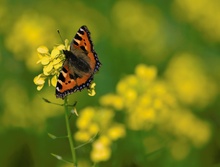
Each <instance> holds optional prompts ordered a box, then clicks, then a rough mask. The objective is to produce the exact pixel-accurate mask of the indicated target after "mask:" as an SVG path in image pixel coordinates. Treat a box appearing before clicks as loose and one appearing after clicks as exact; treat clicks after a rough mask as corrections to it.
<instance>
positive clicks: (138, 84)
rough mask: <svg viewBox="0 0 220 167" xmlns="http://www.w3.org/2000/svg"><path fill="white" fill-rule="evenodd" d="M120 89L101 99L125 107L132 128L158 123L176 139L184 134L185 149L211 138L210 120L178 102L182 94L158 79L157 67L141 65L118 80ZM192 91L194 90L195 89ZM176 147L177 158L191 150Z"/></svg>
mask: <svg viewBox="0 0 220 167" xmlns="http://www.w3.org/2000/svg"><path fill="white" fill-rule="evenodd" d="M173 72H174V73H175V70H173ZM179 77H181V76H179ZM195 77H196V76H195ZM195 87H196V86H195ZM116 91H117V93H116V94H107V95H105V96H103V97H102V98H101V100H100V103H101V105H102V106H104V107H112V108H113V109H114V110H119V111H125V112H126V120H127V122H126V124H127V127H128V128H130V129H132V130H144V131H148V130H151V129H153V128H156V127H157V130H159V131H160V133H162V134H164V135H169V136H174V138H173V142H178V141H182V139H183V138H184V140H185V142H184V143H185V148H181V149H185V150H187V148H188V147H189V146H190V144H193V145H194V146H196V147H200V146H202V145H204V144H205V143H207V142H208V140H209V139H210V136H211V131H210V127H209V124H207V123H206V122H205V121H202V120H200V119H199V118H197V117H196V116H195V115H194V114H193V113H192V112H191V111H190V110H189V109H187V108H186V107H183V106H182V105H180V104H179V103H178V101H179V99H178V98H179V97H178V96H176V94H175V93H174V90H173V87H172V85H170V83H169V82H167V81H166V80H162V79H161V80H160V79H158V77H157V70H156V68H155V67H150V66H146V65H144V64H140V65H138V66H137V67H136V69H135V74H133V75H128V76H127V77H125V78H124V79H122V80H121V81H120V82H119V83H118V85H117V89H116ZM191 91H192V92H191V93H192V94H193V93H194V92H193V89H192V90H191ZM195 91H196V89H195ZM174 139H175V140H174ZM171 143H172V142H171ZM171 145H172V144H171ZM182 147H183V146H182ZM172 148H173V147H172ZM172 148H171V147H170V150H171V154H172V153H174V152H175V156H177V157H176V158H177V159H181V158H184V157H185V156H187V154H188V152H187V151H186V152H185V154H181V153H179V154H177V153H176V151H174V152H172V150H173V149H172ZM147 149H148V148H147ZM181 149H178V148H177V150H181ZM173 156H174V155H173ZM175 156H174V158H175Z"/></svg>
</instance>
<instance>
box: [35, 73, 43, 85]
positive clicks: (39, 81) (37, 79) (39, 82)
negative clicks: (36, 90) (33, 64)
mask: <svg viewBox="0 0 220 167" xmlns="http://www.w3.org/2000/svg"><path fill="white" fill-rule="evenodd" d="M41 76H42V75H41V74H40V75H38V76H36V77H34V83H35V84H36V85H43V84H44V83H45V78H43V77H41Z"/></svg>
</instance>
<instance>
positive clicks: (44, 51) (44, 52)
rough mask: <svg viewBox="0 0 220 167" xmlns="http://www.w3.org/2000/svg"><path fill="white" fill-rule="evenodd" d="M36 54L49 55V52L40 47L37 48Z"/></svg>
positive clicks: (45, 48) (44, 47)
mask: <svg viewBox="0 0 220 167" xmlns="http://www.w3.org/2000/svg"><path fill="white" fill-rule="evenodd" d="M37 52H38V53H40V54H47V53H49V50H48V48H47V47H46V46H40V47H38V48H37Z"/></svg>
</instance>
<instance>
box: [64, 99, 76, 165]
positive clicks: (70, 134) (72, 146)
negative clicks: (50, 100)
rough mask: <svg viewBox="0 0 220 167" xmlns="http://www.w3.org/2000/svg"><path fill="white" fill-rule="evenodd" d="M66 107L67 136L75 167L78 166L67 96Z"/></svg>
mask: <svg viewBox="0 0 220 167" xmlns="http://www.w3.org/2000/svg"><path fill="white" fill-rule="evenodd" d="M64 109H65V119H66V129H67V137H68V139H69V143H70V149H71V153H72V159H73V166H74V167H77V161H76V152H75V149H74V144H73V135H72V132H71V128H70V123H69V117H68V102H67V97H65V99H64Z"/></svg>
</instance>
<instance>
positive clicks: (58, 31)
mask: <svg viewBox="0 0 220 167" xmlns="http://www.w3.org/2000/svg"><path fill="white" fill-rule="evenodd" d="M57 33H58V34H59V36H60V39H61V41H62V43H63V44H65V42H64V40H63V38H62V36H61V33H60V30H59V29H57Z"/></svg>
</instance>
